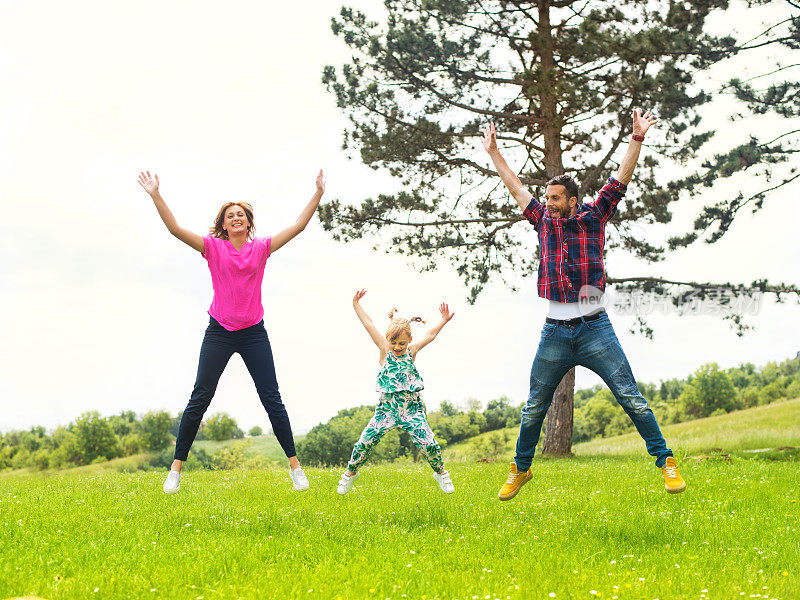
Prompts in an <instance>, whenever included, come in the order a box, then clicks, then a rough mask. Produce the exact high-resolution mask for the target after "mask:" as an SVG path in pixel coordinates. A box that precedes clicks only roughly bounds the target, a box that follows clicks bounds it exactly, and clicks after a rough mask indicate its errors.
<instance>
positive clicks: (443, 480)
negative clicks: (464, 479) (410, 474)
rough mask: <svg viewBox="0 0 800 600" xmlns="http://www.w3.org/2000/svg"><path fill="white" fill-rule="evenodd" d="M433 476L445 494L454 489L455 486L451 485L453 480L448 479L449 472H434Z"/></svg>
mask: <svg viewBox="0 0 800 600" xmlns="http://www.w3.org/2000/svg"><path fill="white" fill-rule="evenodd" d="M433 478H434V479H435V480H436V483H438V484H439V487H440V488H441V490H442V491H443V492H444V493H445V494H452V493H453V492H455V491H456V486H454V485H453V480H452V479H450V473H448V472H447V471H445V472H444V473H441V474H440V473H434V474H433Z"/></svg>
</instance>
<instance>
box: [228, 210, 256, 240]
mask: <svg viewBox="0 0 800 600" xmlns="http://www.w3.org/2000/svg"><path fill="white" fill-rule="evenodd" d="M249 227H250V222H249V221H248V220H247V213H245V212H244V209H243V208H242V207H241V206H239V205H238V204H234V205H233V206H230V207H228V210H226V211H225V219H224V220H223V221H222V228H223V229H224V230H225V231H227V232H228V237H231V236H234V235H240V234H246V233H247V230H248V229H249Z"/></svg>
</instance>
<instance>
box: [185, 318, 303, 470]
mask: <svg viewBox="0 0 800 600" xmlns="http://www.w3.org/2000/svg"><path fill="white" fill-rule="evenodd" d="M234 352H238V353H239V354H240V355H241V357H242V360H243V361H244V364H245V366H246V367H247V370H248V371H250V376H251V377H252V378H253V383H255V384H256V390H257V391H258V397H259V398H260V399H261V404H263V405H264V409H265V410H266V411H267V416H269V420H270V423H271V424H272V431H273V433H274V434H275V438H276V439H277V440H278V443H279V444H280V445H281V448H282V449H283V451H284V453H285V454H286V456H287V457H291V456H294V455H295V454H296V453H295V449H294V438H293V437H292V426H291V425H290V424H289V415H287V414H286V407H285V406H284V405H283V402H282V401H281V394H280V392H279V391H278V381H277V379H276V377H275V364H274V363H273V361H272V347H271V346H270V343H269V338H268V337H267V330H266V329H264V321H261V322H260V323H257V324H255V325H252V326H250V327H245V328H244V329H239V330H237V331H228V330H227V329H225V328H224V327H223V326H222V325H220V324H219V323H218V322H217V320H216V319H215V318H214V317H210V321H209V323H208V328H206V335H205V337H204V338H203V345H202V346H201V347H200V361H199V364H198V365H197V380H196V381H195V383H194V390H192V397H191V398H190V399H189V404H188V406H187V407H186V410H184V411H183V416H182V417H181V425H180V427H179V429H178V439H177V440H176V442H175V459H176V460H186V458H187V457H188V456H189V448H190V447H191V445H192V442H194V438H195V436H196V435H197V430H198V429H199V428H200V422H201V421H202V420H203V415H204V414H205V412H206V409H207V408H208V405H209V404H211V399H212V398H213V397H214V392H216V391H217V383H219V378H220V377H221V376H222V372H223V371H224V370H225V366H226V365H227V364H228V360H230V358H231V356H233V353H234Z"/></svg>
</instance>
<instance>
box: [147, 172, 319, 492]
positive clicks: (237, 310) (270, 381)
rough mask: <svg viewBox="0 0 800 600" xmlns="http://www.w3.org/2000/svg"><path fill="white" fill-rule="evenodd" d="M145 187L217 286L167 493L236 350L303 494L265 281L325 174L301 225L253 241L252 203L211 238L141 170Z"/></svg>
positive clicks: (226, 213) (223, 213)
mask: <svg viewBox="0 0 800 600" xmlns="http://www.w3.org/2000/svg"><path fill="white" fill-rule="evenodd" d="M139 184H140V185H141V186H142V187H143V188H144V189H145V191H146V192H147V193H148V194H150V197H151V198H152V199H153V202H154V203H155V205H156V209H157V210H158V214H159V216H160V217H161V220H162V221H164V225H166V226H167V229H168V230H169V232H170V233H171V234H172V235H174V236H175V237H176V238H178V239H179V240H180V241H182V242H183V243H184V244H187V245H188V246H191V247H192V248H194V249H195V250H197V251H198V252H200V253H201V254H202V255H203V258H205V259H206V260H207V261H208V268H209V270H210V271H211V283H212V285H213V287H214V300H213V301H212V303H211V308H209V310H208V314H209V315H210V321H209V325H208V328H207V329H206V334H205V337H204V338H203V345H202V346H201V348H200V363H199V365H198V367H197V380H196V381H195V384H194V390H193V391H192V396H191V398H190V400H189V404H188V405H187V406H186V410H184V411H183V417H182V418H181V425H180V429H179V430H178V439H177V441H176V442H175V460H174V461H173V463H172V468H171V469H170V472H169V475H167V480H166V481H165V482H164V491H165V492H167V493H168V494H169V493H174V492H177V491H178V490H179V489H180V473H181V467H182V465H183V462H184V461H185V460H186V458H187V457H188V455H189V448H190V447H191V445H192V442H194V438H195V436H196V435H197V429H198V428H199V427H200V422H201V421H202V420H203V415H204V414H205V412H206V409H207V408H208V405H209V404H210V403H211V399H212V398H213V397H214V392H215V391H216V389H217V383H218V382H219V378H220V376H221V375H222V372H223V371H224V370H225V366H226V365H227V364H228V360H229V359H230V357H231V356H232V355H233V354H234V353H235V352H238V353H239V354H240V355H241V357H242V360H243V361H244V364H245V366H246V367H247V370H248V371H249V372H250V376H251V377H252V378H253V382H254V383H255V384H256V390H258V396H259V398H260V399H261V403H262V404H263V405H264V408H265V409H266V411H267V415H268V416H269V420H270V422H271V423H272V431H273V432H274V433H275V437H276V438H277V440H278V442H279V443H280V445H281V448H282V449H283V451H284V452H285V453H286V456H287V458H288V459H289V475H290V476H291V479H292V486H293V487H294V489H295V490H298V491H305V490H307V489H308V478H307V477H306V475H305V473H303V469H301V468H300V462H299V461H298V460H297V454H296V452H295V449H294V439H293V437H292V427H291V425H290V424H289V416H288V415H287V414H286V407H284V405H283V402H282V401H281V395H280V392H279V391H278V382H277V380H276V378H275V365H274V363H273V360H272V348H271V347H270V344H269V338H268V337H267V331H266V330H265V329H264V319H263V317H264V308H263V306H262V305H261V281H262V279H263V277H264V266H265V265H266V262H267V259H268V258H269V257H270V255H271V254H272V253H273V252H276V251H277V250H278V249H279V248H281V247H282V246H283V245H284V244H286V243H287V242H289V241H290V240H291V239H293V238H294V237H295V236H296V235H297V234H299V233H300V232H301V231H303V229H305V227H306V225H308V222H309V221H310V220H311V217H313V216H314V212H315V211H316V210H317V206H319V201H320V199H321V198H322V194H323V193H324V192H325V182H324V181H323V179H322V171H321V170H320V172H319V174H318V175H317V190H316V192H315V193H314V195H313V196H312V197H311V200H310V201H309V203H308V204H307V205H306V207H305V208H304V209H303V212H302V213H300V216H299V217H298V218H297V221H296V222H295V223H294V224H293V225H290V226H289V227H287V228H286V229H284V230H283V231H281V232H280V233H278V234H276V235H274V236H272V237H263V238H257V237H255V236H254V234H255V225H254V222H253V209H252V207H251V206H250V205H249V204H247V203H246V202H228V203H226V204H225V205H224V206H223V207H222V208H221V209H220V211H219V214H217V218H216V220H215V221H214V227H212V228H211V232H210V235H207V236H205V237H202V236H200V235H198V234H196V233H193V232H191V231H189V230H188V229H184V228H183V227H181V226H180V225H178V222H177V221H176V220H175V217H174V216H173V215H172V212H171V211H170V210H169V208H168V207H167V204H166V202H164V199H163V198H162V197H161V194H160V193H159V191H158V175H154V176H153V177H151V176H150V172H149V171H147V172H142V173H140V174H139Z"/></svg>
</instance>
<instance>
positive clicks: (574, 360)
mask: <svg viewBox="0 0 800 600" xmlns="http://www.w3.org/2000/svg"><path fill="white" fill-rule="evenodd" d="M575 365H581V366H583V367H586V368H587V369H590V370H592V371H594V372H595V373H597V374H598V375H599V376H600V377H602V378H603V381H605V382H606V385H607V386H608V387H609V389H610V390H611V392H612V393H613V394H614V397H615V398H616V399H617V402H619V404H620V405H621V406H622V408H623V410H624V411H625V412H626V413H628V416H629V417H630V418H631V421H633V424H634V426H635V427H636V430H637V431H638V432H639V435H641V436H642V439H644V442H645V444H646V446H647V452H648V453H649V454H650V455H651V456H655V457H656V466H657V467H661V466H663V465H664V462H666V460H667V457H668V456H672V450H670V449H669V448H667V443H666V442H665V441H664V436H663V435H661V430H660V429H659V428H658V423H657V422H656V418H655V415H653V411H652V410H651V409H650V406H649V405H648V404H647V400H645V399H644V396H642V394H641V393H639V387H638V386H637V385H636V380H635V379H634V378H633V373H632V372H631V366H630V365H629V364H628V359H627V358H626V357H625V353H624V352H623V351H622V346H620V345H619V340H617V335H616V334H615V333H614V328H613V327H612V326H611V321H610V320H609V319H608V315H607V314H606V313H605V312H603V313H602V314H601V315H600V317H598V318H596V319H594V320H592V321H585V322H582V323H578V324H575V325H565V324H562V323H558V324H556V323H545V324H544V328H543V329H542V339H541V341H540V342H539V349H538V350H537V351H536V358H534V359H533V367H532V368H531V389H530V394H529V395H528V402H527V403H526V404H525V406H524V407H523V409H522V422H521V423H520V426H519V437H518V438H517V455H516V457H514V461H515V462H516V463H517V470H520V471H527V470H528V468H529V467H530V466H531V462H532V461H533V453H534V451H535V450H536V443H537V442H538V441H539V434H540V433H541V431H542V423H543V422H544V418H545V416H546V415H547V409H548V408H550V403H551V402H552V401H553V392H555V390H556V387H557V386H558V384H559V383H560V382H561V379H562V378H563V377H564V375H566V374H567V372H568V371H569V370H570V369H571V368H572V367H574V366H575Z"/></svg>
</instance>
